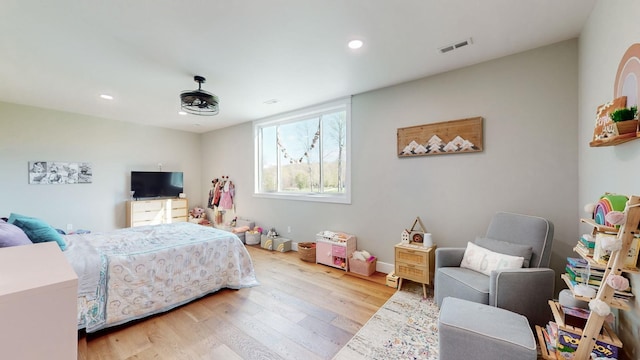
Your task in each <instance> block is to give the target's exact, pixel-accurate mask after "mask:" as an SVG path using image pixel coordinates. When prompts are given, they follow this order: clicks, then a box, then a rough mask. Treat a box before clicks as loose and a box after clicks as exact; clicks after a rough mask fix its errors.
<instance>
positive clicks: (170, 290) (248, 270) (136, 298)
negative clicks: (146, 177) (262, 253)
mask: <svg viewBox="0 0 640 360" xmlns="http://www.w3.org/2000/svg"><path fill="white" fill-rule="evenodd" d="M65 240H66V241H67V250H65V251H64V254H65V256H66V257H67V259H68V260H69V262H70V263H71V265H72V266H73V268H74V270H75V271H76V273H77V274H78V329H83V328H84V329H86V331H87V332H95V331H98V330H101V329H104V328H106V327H110V326H115V325H119V324H123V323H125V322H128V321H131V320H135V319H140V318H143V317H146V316H149V315H152V314H157V313H160V312H164V311H167V310H170V309H172V308H174V307H177V306H180V305H182V304H185V303H187V302H190V301H192V300H194V299H197V298H199V297H202V296H204V295H206V294H209V293H212V292H215V291H218V290H220V289H222V288H231V289H240V288H244V287H250V286H255V285H258V281H257V280H256V276H255V272H254V268H253V263H252V261H251V257H250V256H249V253H248V252H247V249H245V247H244V245H243V244H242V242H241V241H240V239H239V238H238V237H237V236H236V235H235V234H232V233H229V232H226V231H222V230H218V229H215V228H211V227H207V226H202V225H196V224H192V223H175V224H163V225H151V226H140V227H134V228H127V229H120V230H115V231H112V232H108V233H93V234H77V235H65Z"/></svg>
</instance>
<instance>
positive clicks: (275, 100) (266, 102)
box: [264, 99, 280, 105]
mask: <svg viewBox="0 0 640 360" xmlns="http://www.w3.org/2000/svg"><path fill="white" fill-rule="evenodd" d="M278 102H280V100H278V99H270V100H267V101H265V102H264V103H265V104H267V105H273V104H277V103H278Z"/></svg>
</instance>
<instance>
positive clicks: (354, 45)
mask: <svg viewBox="0 0 640 360" xmlns="http://www.w3.org/2000/svg"><path fill="white" fill-rule="evenodd" d="M362 45H364V43H363V42H362V40H351V41H349V48H350V49H360V48H361V47H362Z"/></svg>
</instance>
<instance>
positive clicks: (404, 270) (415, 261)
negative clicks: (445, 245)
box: [395, 244, 436, 298]
mask: <svg viewBox="0 0 640 360" xmlns="http://www.w3.org/2000/svg"><path fill="white" fill-rule="evenodd" d="M435 254H436V246H435V245H434V246H431V247H423V246H420V245H405V244H397V245H396V246H395V275H396V276H397V277H398V278H399V281H398V290H400V289H401V288H402V280H403V279H408V280H412V281H415V282H418V283H421V284H422V292H423V295H424V297H425V298H426V297H427V288H426V285H432V284H433V273H434V270H435V262H436V260H435Z"/></svg>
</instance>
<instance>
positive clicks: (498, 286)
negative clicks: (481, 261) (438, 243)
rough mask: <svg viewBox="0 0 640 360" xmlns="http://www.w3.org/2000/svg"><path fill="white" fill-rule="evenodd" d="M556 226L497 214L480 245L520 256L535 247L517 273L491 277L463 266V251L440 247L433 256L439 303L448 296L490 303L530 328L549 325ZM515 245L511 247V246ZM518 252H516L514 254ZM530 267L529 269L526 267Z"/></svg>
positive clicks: (537, 219)
mask: <svg viewBox="0 0 640 360" xmlns="http://www.w3.org/2000/svg"><path fill="white" fill-rule="evenodd" d="M552 242H553V224H552V223H551V222H550V221H548V220H546V219H543V218H540V217H535V216H528V215H521V214H513V213H506V212H499V213H497V214H496V215H495V216H494V217H493V219H492V220H491V224H490V225H489V229H488V230H487V235H486V238H482V239H481V238H479V239H477V240H476V243H477V245H479V246H482V247H485V248H488V249H489V250H492V251H494V252H498V253H504V254H508V255H518V256H521V255H520V254H517V252H521V251H522V250H523V249H525V250H528V249H529V247H530V248H531V250H530V251H531V258H530V259H529V263H528V264H527V261H526V260H527V259H526V255H525V256H523V257H525V264H524V265H523V267H522V268H519V269H509V270H507V269H504V270H497V271H492V272H491V275H490V276H487V275H485V274H482V273H479V272H476V271H473V270H470V269H467V268H462V267H460V264H461V262H462V258H463V256H464V252H465V248H438V249H437V250H436V254H435V258H436V261H435V282H434V289H435V300H436V303H437V304H438V306H440V305H441V304H442V301H443V299H444V298H445V297H447V296H451V297H455V298H460V299H465V300H469V301H473V302H477V303H481V304H488V305H491V306H496V307H499V308H503V309H507V310H510V311H513V312H516V313H518V314H521V315H524V316H526V317H527V319H528V320H529V324H530V325H531V326H532V327H533V326H534V325H536V324H537V325H545V324H546V323H547V322H548V321H549V319H550V315H551V311H550V309H549V305H548V303H547V302H548V300H549V299H552V298H553V292H554V281H555V273H554V271H553V270H552V269H549V268H548V267H549V261H550V257H551V244H552ZM512 244H513V245H512ZM514 251H515V252H516V253H513V252H514ZM527 265H528V266H527Z"/></svg>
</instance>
